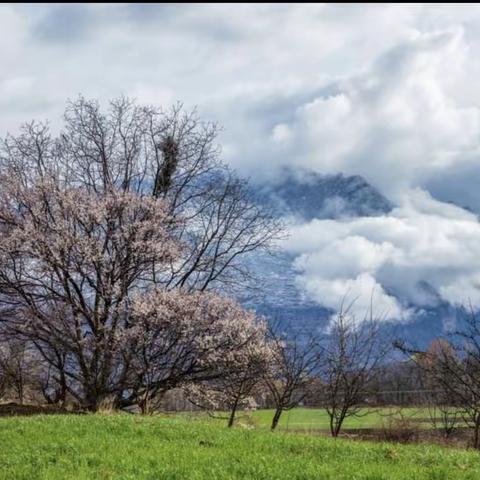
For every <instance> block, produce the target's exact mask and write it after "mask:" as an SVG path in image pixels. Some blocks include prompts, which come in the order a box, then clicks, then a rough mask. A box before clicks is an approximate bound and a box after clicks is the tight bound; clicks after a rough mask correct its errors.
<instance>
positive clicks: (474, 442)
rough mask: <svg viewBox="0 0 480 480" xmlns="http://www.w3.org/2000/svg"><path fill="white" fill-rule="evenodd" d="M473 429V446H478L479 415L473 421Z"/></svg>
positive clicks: (479, 443) (479, 434)
mask: <svg viewBox="0 0 480 480" xmlns="http://www.w3.org/2000/svg"><path fill="white" fill-rule="evenodd" d="M473 428H474V430H473V448H476V449H479V448H480V417H479V418H478V419H477V420H476V421H475V425H474V427H473Z"/></svg>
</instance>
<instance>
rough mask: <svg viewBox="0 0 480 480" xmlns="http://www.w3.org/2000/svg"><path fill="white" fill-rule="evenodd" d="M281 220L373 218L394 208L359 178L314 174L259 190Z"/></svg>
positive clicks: (288, 174) (293, 177)
mask: <svg viewBox="0 0 480 480" xmlns="http://www.w3.org/2000/svg"><path fill="white" fill-rule="evenodd" d="M261 197H262V199H263V201H270V202H271V203H272V204H273V205H275V207H276V208H277V211H278V213H279V214H280V215H282V216H291V215H293V216H295V217H298V218H300V219H302V220H305V221H310V220H312V219H314V218H338V217H344V216H350V217H358V216H374V215H381V214H384V213H388V212H389V211H390V210H392V208H393V204H392V203H391V202H390V201H389V200H388V199H387V198H385V197H384V196H383V195H382V194H381V193H380V192H379V191H378V190H377V189H376V188H375V187H373V186H372V185H370V184H369V183H368V182H367V181H366V180H365V179H364V178H362V177H360V176H359V175H354V176H344V175H342V174H341V173H339V174H337V175H319V174H317V173H314V172H309V173H304V174H302V175H298V174H297V175H295V174H293V173H291V172H287V175H286V177H285V178H284V179H283V180H282V181H281V182H277V183H275V184H272V185H267V186H264V187H263V188H262V189H261Z"/></svg>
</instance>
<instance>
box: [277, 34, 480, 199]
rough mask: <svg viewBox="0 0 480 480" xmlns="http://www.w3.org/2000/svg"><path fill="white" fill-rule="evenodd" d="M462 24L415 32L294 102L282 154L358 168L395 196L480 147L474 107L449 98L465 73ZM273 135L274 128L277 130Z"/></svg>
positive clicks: (323, 165)
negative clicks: (359, 69) (364, 66)
mask: <svg viewBox="0 0 480 480" xmlns="http://www.w3.org/2000/svg"><path fill="white" fill-rule="evenodd" d="M466 58H467V45H466V43H465V39H464V32H463V30H462V29H461V28H457V29H453V30H449V31H441V32H435V33H426V34H419V33H415V34H413V35H412V37H411V38H410V39H409V40H408V41H406V42H404V43H402V44H400V45H397V46H395V47H393V48H392V49H390V50H389V51H388V52H386V53H384V54H383V55H381V56H380V57H379V58H377V59H376V61H375V62H374V63H373V65H372V66H371V68H369V69H368V70H367V71H366V72H365V73H363V74H362V75H359V76H354V77H352V78H349V79H346V80H343V81H340V82H337V83H335V84H334V85H331V86H330V89H329V90H328V91H327V92H326V93H325V94H320V95H318V96H317V97H316V98H314V99H312V100H310V101H308V102H307V103H305V104H303V105H301V106H299V107H298V108H297V109H296V112H295V116H294V118H293V120H292V121H291V122H290V123H288V122H287V123H280V124H277V125H276V126H274V128H273V130H272V131H273V133H274V138H276V136H275V134H277V133H278V129H279V128H281V129H282V131H283V132H288V138H289V142H288V145H287V147H286V148H285V150H286V155H285V157H284V159H288V160H287V161H289V162H291V163H294V164H297V165H299V166H302V167H306V168H313V169H315V170H316V171H319V172H322V173H336V172H338V171H342V172H344V173H346V174H360V175H362V176H364V177H365V178H366V179H367V180H369V181H371V182H373V183H374V184H375V186H377V187H380V189H381V190H382V191H383V193H385V194H387V195H388V194H389V195H390V196H391V197H394V198H396V197H397V196H398V195H400V194H401V192H402V191H404V190H405V189H408V188H412V187H416V186H421V185H424V184H425V183H426V182H427V181H428V180H431V179H432V178H434V177H436V176H437V175H439V174H442V173H443V172H445V171H448V170H449V169H450V168H452V167H457V168H458V167H459V166H462V165H465V164H472V163H473V162H476V161H477V159H478V155H479V153H480V148H479V147H480V108H479V107H478V105H477V104H475V103H474V102H473V103H472V104H470V105H464V104H462V102H460V101H458V100H457V99H456V98H455V95H454V93H455V92H454V91H452V88H453V86H455V88H456V86H457V82H459V81H460V82H462V81H465V62H466ZM277 136H278V135H277Z"/></svg>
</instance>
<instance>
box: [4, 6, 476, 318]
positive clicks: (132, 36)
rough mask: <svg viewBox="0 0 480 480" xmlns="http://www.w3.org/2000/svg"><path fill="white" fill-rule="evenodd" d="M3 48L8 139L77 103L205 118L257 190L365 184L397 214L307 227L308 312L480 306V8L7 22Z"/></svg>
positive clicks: (122, 13) (169, 12)
mask: <svg viewBox="0 0 480 480" xmlns="http://www.w3.org/2000/svg"><path fill="white" fill-rule="evenodd" d="M0 31H1V32H2V47H1V49H0V112H1V114H0V134H1V135H4V134H5V132H7V131H10V132H15V130H16V129H17V128H18V125H19V124H20V123H21V122H23V121H26V120H30V119H32V118H36V119H49V120H50V121H51V124H52V127H53V128H58V126H59V125H60V118H61V113H62V110H63V107H64V105H65V100H66V99H67V98H72V97H75V96H76V95H78V94H79V93H82V94H84V95H85V96H87V97H95V98H99V99H101V100H102V101H106V100H108V99H109V98H112V97H114V96H117V95H119V94H126V95H128V96H133V97H136V98H138V99H139V100H140V101H142V102H147V103H154V104H162V105H168V104H171V103H173V102H175V101H177V100H180V101H183V102H184V103H185V104H186V105H187V106H189V107H193V106H198V109H199V112H200V114H201V115H202V116H203V117H204V118H207V119H209V120H214V121H218V122H219V123H220V124H221V125H223V132H222V134H221V138H220V141H221V143H222V146H223V158H224V160H226V161H228V162H229V163H231V164H232V165H233V166H234V167H235V168H236V169H238V170H239V171H240V172H241V173H242V174H244V175H248V176H250V177H252V178H253V179H254V180H256V181H262V182H263V181H270V180H271V179H274V178H276V177H278V175H280V172H281V171H282V167H283V166H298V167H304V168H308V169H312V170H315V171H317V172H319V173H337V172H343V173H344V174H347V175H350V174H359V175H362V176H363V177H364V178H365V179H366V180H367V181H368V182H370V183H371V184H372V185H374V186H375V187H376V188H378V189H379V190H380V191H381V192H382V193H383V194H384V195H385V196H386V197H388V198H389V199H390V200H391V201H392V202H393V203H394V204H395V206H396V207H395V209H394V210H393V211H392V212H391V213H390V214H388V215H384V216H381V217H375V218H367V217H364V218H342V219H336V220H318V219H317V220H313V221H312V222H309V223H308V224H296V225H294V226H292V228H291V232H292V235H291V237H290V238H289V240H288V241H287V242H286V244H285V248H287V249H288V250H289V251H290V252H292V253H293V254H294V255H295V256H296V258H297V260H296V262H295V264H296V267H297V269H298V273H299V278H298V282H299V284H300V285H301V286H302V288H304V289H305V291H306V292H307V295H308V296H309V297H310V298H311V299H314V300H317V301H318V302H320V303H323V304H324V305H327V306H332V307H335V306H336V305H337V304H338V298H339V296H341V295H342V294H344V293H345V291H350V292H351V293H352V294H355V295H356V294H359V295H362V297H363V298H367V299H368V298H369V295H368V292H370V291H372V289H374V290H375V292H376V295H377V301H378V302H379V304H380V305H381V306H382V308H384V309H385V311H388V317H390V318H407V317H408V316H409V315H411V312H412V309H415V308H422V307H423V306H430V305H432V304H435V303H436V302H440V301H447V302H450V303H452V304H456V303H462V302H465V301H471V302H472V303H473V304H474V305H476V306H479V307H480V224H479V223H478V220H477V216H476V213H477V212H480V192H479V189H478V184H479V180H480V87H479V81H478V80H479V79H480V7H478V6H474V5H464V6H462V5H459V6H448V5H442V6H434V5H427V6H421V5H415V6H413V5H411V6H410V5H383V6H377V5H368V6H366V5H321V4H317V5H291V6H289V5H236V6H234V5H210V6H209V5H196V6H195V5H192V6H183V5H178V6H175V5H169V4H165V5H144V6H142V5H125V4H122V5H91V6H89V5H64V6H62V5H44V6H34V5H28V6H27V5H24V6H14V5H12V6H9V5H2V6H0ZM452 202H453V203H454V204H455V205H453V204H452ZM465 207H468V209H466V208H465ZM366 301H368V300H366Z"/></svg>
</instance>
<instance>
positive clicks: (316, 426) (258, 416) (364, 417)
mask: <svg viewBox="0 0 480 480" xmlns="http://www.w3.org/2000/svg"><path fill="white" fill-rule="evenodd" d="M399 412H400V410H399V409H396V408H379V409H375V410H367V409H364V410H361V411H360V416H355V417H349V418H347V419H346V420H345V423H344V425H343V428H345V429H351V428H353V429H357V428H375V427H381V426H382V425H383V424H384V422H386V421H387V420H388V418H389V417H390V416H394V417H397V418H398V417H399V415H400V414H399ZM401 412H402V415H403V416H404V417H405V418H409V419H415V420H417V421H418V420H420V419H422V420H423V419H424V420H425V421H424V422H421V423H422V426H423V425H425V426H426V427H427V428H428V427H429V426H430V422H429V417H428V410H427V409H426V408H403V409H401ZM273 414H274V411H273V410H257V411H255V412H253V414H252V418H253V420H254V423H255V424H256V425H257V426H264V427H269V426H270V423H271V421H272V417H273ZM277 428H279V429H284V430H327V429H328V428H329V419H328V415H327V413H326V412H325V410H321V409H316V408H295V409H293V410H290V411H286V412H284V413H283V414H282V417H281V418H280V423H279V425H278V427H277Z"/></svg>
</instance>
